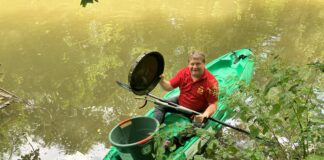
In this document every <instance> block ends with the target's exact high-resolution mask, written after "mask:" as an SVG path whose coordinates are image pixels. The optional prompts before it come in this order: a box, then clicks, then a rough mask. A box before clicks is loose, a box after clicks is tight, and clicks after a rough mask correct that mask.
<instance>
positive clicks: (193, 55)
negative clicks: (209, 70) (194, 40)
mask: <svg viewBox="0 0 324 160" xmlns="http://www.w3.org/2000/svg"><path fill="white" fill-rule="evenodd" d="M192 59H200V60H201V61H202V62H203V63H205V54H204V53H203V52H201V51H198V50H193V51H190V52H189V57H188V62H189V61H190V60H192Z"/></svg>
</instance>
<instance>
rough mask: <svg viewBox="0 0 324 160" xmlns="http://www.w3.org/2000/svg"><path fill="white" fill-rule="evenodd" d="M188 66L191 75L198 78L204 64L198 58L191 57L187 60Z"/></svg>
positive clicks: (202, 71) (201, 73)
mask: <svg viewBox="0 0 324 160" xmlns="http://www.w3.org/2000/svg"><path fill="white" fill-rule="evenodd" d="M188 67H189V70H190V73H191V76H192V77H195V78H200V77H201V76H202V75H203V73H204V69H205V64H204V63H203V61H202V60H201V59H200V58H192V59H190V60H189V64H188Z"/></svg>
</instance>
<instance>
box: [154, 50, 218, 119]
mask: <svg viewBox="0 0 324 160" xmlns="http://www.w3.org/2000/svg"><path fill="white" fill-rule="evenodd" d="M160 77H161V80H160V85H161V87H162V88H163V89H164V90H166V91H171V90H172V89H174V88H177V87H179V88H180V95H179V98H178V99H177V100H176V101H177V103H178V104H179V105H181V106H183V107H186V108H189V109H192V110H195V111H197V112H200V113H201V114H200V115H196V116H195V117H194V122H197V123H202V122H203V121H204V119H205V118H208V117H210V116H211V115H213V114H214V113H215V111H216V109H217V103H216V102H217V100H218V82H217V80H216V79H215V77H214V76H213V75H212V74H211V73H210V72H209V71H208V70H207V69H206V68H205V56H204V54H203V53H202V52H200V51H193V52H191V53H190V55H189V58H188V66H187V67H185V68H183V69H181V70H180V71H179V72H178V73H177V74H176V75H175V76H174V77H173V78H172V79H171V80H169V81H168V80H165V79H164V75H163V74H162V75H161V76H160ZM171 101H173V102H176V101H175V100H174V99H173V100H171ZM166 111H168V110H167V109H166V108H165V107H163V106H157V107H156V108H155V110H154V117H155V118H156V119H157V120H158V121H159V122H160V123H162V122H163V121H164V115H165V112H166Z"/></svg>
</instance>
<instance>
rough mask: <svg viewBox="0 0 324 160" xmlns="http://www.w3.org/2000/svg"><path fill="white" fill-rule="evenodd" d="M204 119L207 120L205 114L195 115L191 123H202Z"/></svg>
mask: <svg viewBox="0 0 324 160" xmlns="http://www.w3.org/2000/svg"><path fill="white" fill-rule="evenodd" d="M206 118H208V116H207V115H205V114H199V115H196V116H195V117H194V119H193V122H194V123H203V122H204V120H205V119H206Z"/></svg>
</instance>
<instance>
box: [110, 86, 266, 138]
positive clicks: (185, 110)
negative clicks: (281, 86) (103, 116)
mask: <svg viewBox="0 0 324 160" xmlns="http://www.w3.org/2000/svg"><path fill="white" fill-rule="evenodd" d="M116 82H117V84H118V85H119V86H121V87H122V88H124V89H126V90H128V91H132V89H131V87H130V86H129V85H128V84H125V83H122V82H120V81H116ZM146 96H149V97H151V98H154V99H156V101H154V103H155V104H158V105H163V106H166V107H171V108H173V109H175V110H178V111H179V112H182V113H186V114H194V115H199V114H201V113H199V112H196V111H194V110H191V109H189V108H186V107H183V106H180V105H178V104H176V103H173V102H169V101H166V100H164V99H161V98H159V97H157V96H154V95H152V94H150V93H147V94H146ZM207 119H209V120H211V121H214V122H217V123H219V124H221V125H224V126H226V127H229V128H232V129H234V130H236V131H239V132H242V133H244V134H246V135H249V136H251V133H250V132H248V131H246V130H244V129H241V128H237V127H235V126H232V125H230V124H227V123H224V122H222V121H219V120H217V119H215V118H212V117H208V118H207ZM256 138H257V139H262V138H260V137H259V136H256Z"/></svg>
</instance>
